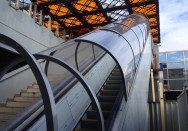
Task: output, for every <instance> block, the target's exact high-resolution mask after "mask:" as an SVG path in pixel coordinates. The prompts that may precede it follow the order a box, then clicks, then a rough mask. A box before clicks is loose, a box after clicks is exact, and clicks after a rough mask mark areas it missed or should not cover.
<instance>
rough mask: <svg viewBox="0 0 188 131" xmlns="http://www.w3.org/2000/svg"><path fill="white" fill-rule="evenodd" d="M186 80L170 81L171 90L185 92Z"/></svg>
mask: <svg viewBox="0 0 188 131" xmlns="http://www.w3.org/2000/svg"><path fill="white" fill-rule="evenodd" d="M184 81H185V80H169V84H170V90H183V83H184Z"/></svg>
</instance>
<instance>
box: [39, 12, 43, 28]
mask: <svg viewBox="0 0 188 131" xmlns="http://www.w3.org/2000/svg"><path fill="white" fill-rule="evenodd" d="M39 23H40V25H42V10H40V17H39Z"/></svg>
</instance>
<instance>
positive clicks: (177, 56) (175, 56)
mask: <svg viewBox="0 0 188 131" xmlns="http://www.w3.org/2000/svg"><path fill="white" fill-rule="evenodd" d="M167 61H168V62H171V61H184V58H183V52H169V53H167Z"/></svg>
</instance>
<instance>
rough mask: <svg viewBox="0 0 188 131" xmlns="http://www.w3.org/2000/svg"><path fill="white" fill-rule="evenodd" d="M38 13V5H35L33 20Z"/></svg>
mask: <svg viewBox="0 0 188 131" xmlns="http://www.w3.org/2000/svg"><path fill="white" fill-rule="evenodd" d="M36 13H37V4H36V3H35V4H34V10H33V19H34V20H35V19H36Z"/></svg>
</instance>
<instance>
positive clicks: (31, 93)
mask: <svg viewBox="0 0 188 131" xmlns="http://www.w3.org/2000/svg"><path fill="white" fill-rule="evenodd" d="M40 96H41V93H40V89H39V86H38V85H37V84H36V83H33V85H32V86H28V88H27V89H26V90H21V92H20V94H16V95H15V96H14V98H13V99H7V101H6V104H2V105H0V126H1V125H3V124H4V123H5V122H7V121H8V120H10V119H11V118H12V117H13V116H15V115H16V114H18V113H19V112H21V111H22V109H24V108H25V107H26V106H28V105H29V104H31V103H32V102H33V101H35V100H36V99H37V98H39V97H40Z"/></svg>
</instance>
